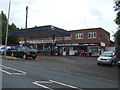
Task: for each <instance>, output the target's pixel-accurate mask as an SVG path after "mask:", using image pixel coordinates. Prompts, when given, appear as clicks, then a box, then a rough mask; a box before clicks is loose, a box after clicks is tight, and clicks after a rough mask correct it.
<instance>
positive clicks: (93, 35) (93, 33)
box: [88, 32, 97, 39]
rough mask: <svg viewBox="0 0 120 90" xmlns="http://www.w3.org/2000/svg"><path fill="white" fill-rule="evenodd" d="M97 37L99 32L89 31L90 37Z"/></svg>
mask: <svg viewBox="0 0 120 90" xmlns="http://www.w3.org/2000/svg"><path fill="white" fill-rule="evenodd" d="M95 38H97V32H88V39H95Z"/></svg>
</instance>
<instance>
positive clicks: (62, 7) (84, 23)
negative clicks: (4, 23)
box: [0, 0, 117, 40]
mask: <svg viewBox="0 0 120 90" xmlns="http://www.w3.org/2000/svg"><path fill="white" fill-rule="evenodd" d="M8 3H9V0H0V10H1V11H4V13H5V14H6V15H7V13H8ZM114 5H115V4H114V0H11V11H10V24H11V23H15V25H16V26H17V27H19V28H25V17H26V13H25V12H26V6H28V28H29V27H34V26H44V25H53V26H56V27H59V28H63V29H66V30H77V29H85V28H97V27H102V28H103V29H105V30H106V31H108V32H110V34H111V36H112V35H113V34H114V33H113V32H116V31H117V29H116V28H117V25H116V24H115V23H114V19H115V17H116V12H114V8H113V7H114ZM111 40H112V37H111Z"/></svg>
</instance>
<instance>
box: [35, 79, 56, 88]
mask: <svg viewBox="0 0 120 90" xmlns="http://www.w3.org/2000/svg"><path fill="white" fill-rule="evenodd" d="M33 84H35V85H38V86H40V87H43V88H46V89H49V90H54V89H52V88H50V87H47V86H45V85H42V84H39V83H38V82H36V81H35V82H33Z"/></svg>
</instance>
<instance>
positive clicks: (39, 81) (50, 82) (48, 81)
mask: <svg viewBox="0 0 120 90" xmlns="http://www.w3.org/2000/svg"><path fill="white" fill-rule="evenodd" d="M35 82H36V83H53V82H50V81H35Z"/></svg>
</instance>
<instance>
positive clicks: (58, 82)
mask: <svg viewBox="0 0 120 90" xmlns="http://www.w3.org/2000/svg"><path fill="white" fill-rule="evenodd" d="M49 81H50V82H53V83H57V84H60V85H63V86H67V87H70V88H75V89H79V88H78V87H75V86H72V85H68V84H64V83H61V82H57V81H54V80H49ZM81 90H82V89H81Z"/></svg>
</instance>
